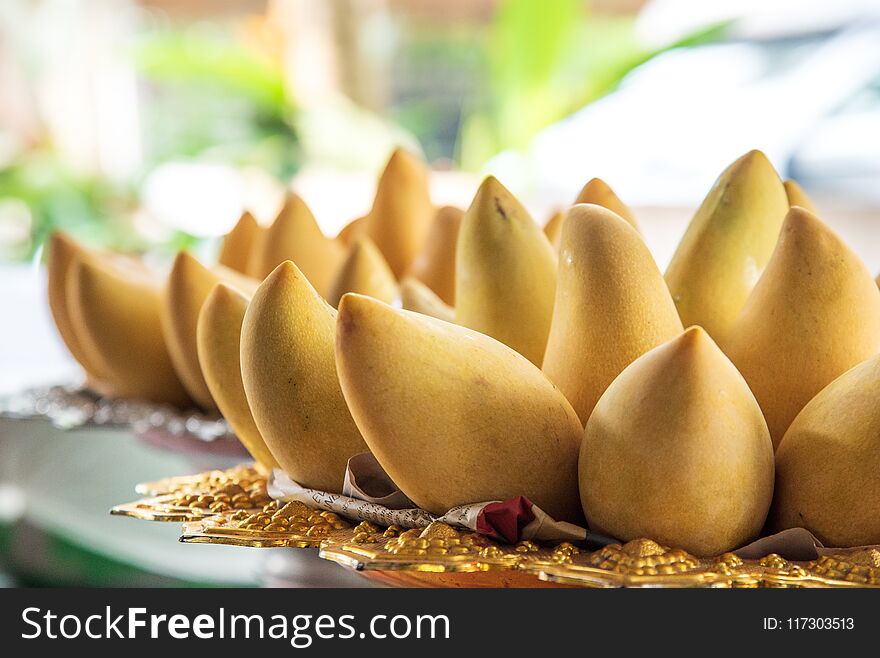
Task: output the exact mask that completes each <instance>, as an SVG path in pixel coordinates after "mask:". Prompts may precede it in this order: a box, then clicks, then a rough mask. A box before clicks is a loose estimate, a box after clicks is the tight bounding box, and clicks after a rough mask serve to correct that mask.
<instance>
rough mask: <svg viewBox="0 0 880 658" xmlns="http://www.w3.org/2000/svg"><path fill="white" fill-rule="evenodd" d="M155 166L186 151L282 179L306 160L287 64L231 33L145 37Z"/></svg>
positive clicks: (142, 66) (140, 59)
mask: <svg viewBox="0 0 880 658" xmlns="http://www.w3.org/2000/svg"><path fill="white" fill-rule="evenodd" d="M134 61H135V63H136V66H137V68H138V70H139V71H140V73H141V74H142V75H143V77H144V80H145V82H146V85H145V90H144V93H145V96H146V99H145V100H146V102H145V103H144V107H145V117H144V125H145V131H146V133H147V135H148V137H149V138H148V139H146V140H145V143H146V144H147V145H148V147H149V151H148V153H147V163H146V165H147V168H150V167H151V166H152V165H154V164H156V163H158V162H162V161H165V160H169V159H173V158H180V157H209V158H212V159H217V160H220V161H222V162H225V163H232V164H237V165H254V166H258V167H260V168H261V169H263V170H265V171H268V172H269V173H271V174H273V175H274V176H276V177H277V178H279V179H280V180H287V179H288V178H290V176H292V175H293V174H294V173H295V172H296V170H297V169H298V168H299V166H300V160H301V154H300V149H299V140H298V138H297V133H296V130H295V127H294V116H295V107H294V104H293V101H292V98H291V96H290V94H289V92H288V90H287V89H286V88H285V84H284V78H283V74H282V71H281V69H280V67H279V66H277V65H275V64H274V63H273V62H270V61H269V60H268V59H267V58H263V57H260V56H259V55H257V54H256V53H254V52H252V51H251V50H249V49H248V48H246V47H245V46H244V45H242V44H241V43H238V42H236V41H235V40H234V39H231V38H229V36H228V35H222V34H217V33H216V32H215V31H207V30H204V29H196V28H191V29H188V30H165V31H162V32H159V33H157V34H154V35H151V36H149V37H148V38H146V39H144V40H143V41H142V42H141V43H140V44H139V45H138V47H137V48H136V49H135V53H134Z"/></svg>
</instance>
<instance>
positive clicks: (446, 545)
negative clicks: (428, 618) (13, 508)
mask: <svg viewBox="0 0 880 658" xmlns="http://www.w3.org/2000/svg"><path fill="white" fill-rule="evenodd" d="M137 490H138V491H139V492H142V493H144V494H148V497H146V498H144V499H141V500H139V501H135V502H132V503H126V504H123V505H118V506H116V507H114V508H113V509H112V510H111V513H112V514H119V515H127V516H133V517H135V518H139V519H143V520H149V521H176V522H184V524H185V525H184V528H183V533H182V534H181V537H180V541H182V542H184V543H206V544H225V545H231V546H246V547H254V548H279V547H287V548H319V549H320V556H321V557H322V558H324V559H326V560H330V561H333V562H335V563H337V564H340V565H342V566H344V567H346V568H349V569H353V570H356V571H358V572H359V573H361V574H362V575H364V576H365V577H367V578H369V579H371V580H374V581H377V582H380V583H383V584H387V585H394V586H398V587H599V588H619V587H718V588H733V587H747V588H748V587H836V588H841V587H880V547H878V546H869V547H862V548H855V549H836V550H828V549H819V551H820V555H819V556H818V558H817V559H815V560H812V561H797V562H796V561H789V560H785V559H783V558H782V557H780V556H779V555H776V554H770V555H766V556H764V557H762V558H760V559H754V560H753V559H743V558H741V557H739V556H737V555H735V554H734V553H725V554H723V555H719V556H716V557H712V558H698V557H695V556H693V555H690V554H689V553H687V552H686V551H684V550H681V549H675V548H668V547H665V546H661V545H660V544H658V543H656V542H654V541H651V540H649V539H637V540H634V541H631V542H627V543H626V544H623V545H620V544H610V545H608V546H605V547H603V548H600V549H599V550H589V549H586V548H582V547H578V546H575V545H573V544H571V543H568V542H563V543H560V544H557V545H555V546H547V545H539V544H536V543H533V542H531V541H521V542H519V543H517V544H513V545H510V544H501V543H499V542H496V541H493V540H492V539H489V538H488V537H486V536H485V535H480V534H477V533H475V532H472V531H469V530H459V529H456V528H454V527H452V526H450V525H447V524H445V523H441V522H436V521H435V522H434V523H431V524H430V525H429V526H427V527H426V528H416V529H410V530H404V529H402V528H399V527H397V526H390V527H383V526H379V525H376V524H373V523H371V522H368V521H362V522H360V523H358V524H356V525H353V524H352V523H350V522H348V521H346V520H345V519H343V518H341V517H340V516H338V515H337V514H335V513H333V512H329V511H325V510H319V509H314V508H312V507H309V506H308V505H305V504H304V503H301V502H288V503H279V502H278V501H274V500H270V499H269V496H268V493H267V490H266V478H265V476H264V475H262V474H261V473H260V472H259V471H257V470H256V469H255V468H254V467H253V466H252V465H243V466H238V467H235V468H232V469H227V470H225V471H209V472H206V473H200V474H197V475H192V476H184V477H178V478H167V479H165V480H161V481H158V482H152V483H146V484H142V485H139V486H138V487H137Z"/></svg>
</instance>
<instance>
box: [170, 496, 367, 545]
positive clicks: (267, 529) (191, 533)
mask: <svg viewBox="0 0 880 658" xmlns="http://www.w3.org/2000/svg"><path fill="white" fill-rule="evenodd" d="M351 534H352V530H351V524H349V523H347V522H346V521H344V520H342V519H341V518H340V517H339V516H337V515H336V514H334V513H333V512H327V511H322V510H316V509H312V508H309V507H308V506H306V505H304V504H303V503H297V502H291V503H284V504H281V505H279V503H278V502H276V501H271V502H269V503H267V504H266V505H265V506H263V507H262V508H261V509H258V510H243V509H242V510H236V511H234V512H223V513H220V514H214V515H212V516H207V517H205V518H202V519H199V520H197V521H190V522H188V523H186V524H185V525H184V527H183V533H182V534H181V535H180V541H182V542H184V543H190V544H229V545H232V546H251V547H254V548H280V547H289V548H317V547H319V546H320V545H321V543H322V542H323V541H324V540H325V539H327V538H329V537H332V536H345V537H351Z"/></svg>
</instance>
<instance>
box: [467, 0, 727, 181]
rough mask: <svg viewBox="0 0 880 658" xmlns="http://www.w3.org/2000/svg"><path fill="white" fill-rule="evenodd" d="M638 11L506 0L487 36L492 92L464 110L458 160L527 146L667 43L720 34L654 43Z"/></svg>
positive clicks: (479, 160) (717, 29) (568, 0)
mask: <svg viewBox="0 0 880 658" xmlns="http://www.w3.org/2000/svg"><path fill="white" fill-rule="evenodd" d="M634 24H635V17H634V16H630V15H597V14H592V13H591V12H590V10H589V7H588V3H585V2H583V0H542V1H541V2H533V1H532V0H504V1H503V2H502V3H501V4H500V5H499V8H498V10H497V13H496V15H495V17H494V19H493V21H492V23H491V25H490V27H489V30H488V33H487V34H486V37H485V39H484V43H483V50H484V54H485V59H486V73H487V80H486V86H487V88H488V90H489V93H488V94H486V95H484V96H482V97H479V96H478V97H476V101H477V102H476V103H475V104H474V105H472V106H471V107H470V108H465V110H464V117H463V120H462V126H461V134H460V138H459V145H458V159H459V161H460V163H461V166H462V167H463V168H465V169H479V168H480V167H481V166H482V165H483V164H484V163H485V162H486V161H487V160H488V159H489V158H491V157H492V156H494V155H495V154H497V153H499V152H501V151H503V150H506V149H522V148H525V147H526V146H527V145H528V143H529V142H530V140H531V139H532V138H533V137H534V136H535V135H536V134H537V133H538V131H540V130H541V129H542V128H545V127H546V126H549V125H550V124H552V123H554V122H556V121H558V120H560V119H562V118H564V117H565V116H567V115H569V114H571V113H573V112H574V111H576V110H578V109H580V108H582V107H584V106H585V105H587V104H589V103H590V102H592V101H594V100H596V99H598V98H600V97H601V96H603V95H605V94H607V93H609V92H610V91H613V90H614V88H615V87H616V86H617V85H618V84H619V83H620V82H621V80H622V79H623V78H624V76H626V74H627V73H629V72H630V71H632V70H633V69H634V68H636V67H637V66H639V65H640V64H642V63H644V62H645V61H647V60H648V59H650V58H651V57H654V56H655V55H657V54H659V53H660V52H663V51H665V50H669V49H671V48H678V47H685V46H690V45H696V44H699V43H705V42H709V41H712V40H715V39H717V38H718V37H719V36H720V34H721V33H723V30H724V26H723V25H718V26H713V27H712V28H710V29H708V30H706V31H703V32H700V33H699V34H694V35H691V36H689V37H688V38H687V39H685V40H683V41H680V42H677V43H671V44H668V45H667V46H665V47H663V48H659V49H648V48H645V47H644V46H643V45H641V44H639V42H638V41H637V40H636V38H635V32H634Z"/></svg>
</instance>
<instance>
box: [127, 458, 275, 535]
mask: <svg viewBox="0 0 880 658" xmlns="http://www.w3.org/2000/svg"><path fill="white" fill-rule="evenodd" d="M135 489H136V491H137V492H138V493H140V494H143V495H146V496H147V497H146V498H141V499H140V500H136V501H134V502H130V503H123V504H121V505H116V506H115V507H113V508H112V509H111V510H110V513H111V514H114V515H118V516H131V517H134V518H137V519H143V520H145V521H172V522H186V521H193V520H196V519H201V518H203V517H207V516H214V515H216V514H219V513H224V512H229V513H235V512H238V511H245V510H246V511H249V512H253V511H260V510H262V509H263V507H264V506H266V505H268V504H269V503H270V502H272V501H271V499H270V498H269V493H268V491H267V490H266V477H265V476H264V475H262V474H261V473H260V471H258V470H257V468H256V467H255V466H254V465H253V464H243V465H241V466H236V467H234V468H230V469H226V470H224V471H220V470H216V471H206V472H204V473H198V474H196V475H191V476H182V477H173V478H165V479H163V480H158V481H156V482H146V483H142V484H139V485H137V487H135Z"/></svg>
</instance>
